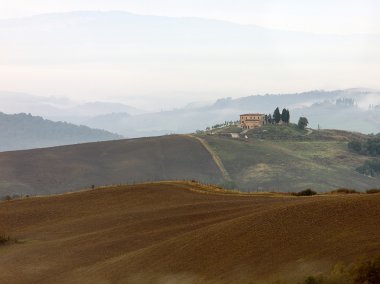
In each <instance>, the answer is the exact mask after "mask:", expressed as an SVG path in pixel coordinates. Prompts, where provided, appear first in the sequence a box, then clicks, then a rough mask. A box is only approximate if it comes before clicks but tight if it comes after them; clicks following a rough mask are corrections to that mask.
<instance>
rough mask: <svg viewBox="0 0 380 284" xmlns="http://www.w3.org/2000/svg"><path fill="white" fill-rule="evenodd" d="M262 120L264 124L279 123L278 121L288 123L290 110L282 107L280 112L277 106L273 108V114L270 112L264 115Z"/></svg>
mask: <svg viewBox="0 0 380 284" xmlns="http://www.w3.org/2000/svg"><path fill="white" fill-rule="evenodd" d="M264 120H265V123H266V124H279V123H280V122H283V123H289V121H290V111H289V110H288V109H286V108H284V109H283V110H282V112H280V109H279V107H277V108H276V109H275V110H274V112H273V115H272V114H267V115H265V116H264Z"/></svg>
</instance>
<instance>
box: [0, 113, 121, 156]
mask: <svg viewBox="0 0 380 284" xmlns="http://www.w3.org/2000/svg"><path fill="white" fill-rule="evenodd" d="M0 133H1V135H0V151H13V150H23V149H32V148H42V147H51V146H58V145H67V144H76V143H85V142H95V141H107V140H115V139H121V138H122V136H120V135H117V134H113V133H111V132H108V131H104V130H100V129H92V128H90V127H87V126H77V125H74V124H71V123H65V122H53V121H50V120H47V119H43V118H42V117H39V116H32V115H30V114H25V113H20V114H4V113H1V112H0Z"/></svg>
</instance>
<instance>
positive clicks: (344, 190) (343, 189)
mask: <svg viewBox="0 0 380 284" xmlns="http://www.w3.org/2000/svg"><path fill="white" fill-rule="evenodd" d="M331 193H338V194H353V193H359V192H357V191H356V190H355V189H347V188H339V189H337V190H333V191H331Z"/></svg>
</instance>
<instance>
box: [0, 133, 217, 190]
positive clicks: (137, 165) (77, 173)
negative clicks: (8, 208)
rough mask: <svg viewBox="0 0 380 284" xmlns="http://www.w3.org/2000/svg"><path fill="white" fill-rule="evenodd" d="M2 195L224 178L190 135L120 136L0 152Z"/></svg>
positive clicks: (215, 181)
mask: <svg viewBox="0 0 380 284" xmlns="http://www.w3.org/2000/svg"><path fill="white" fill-rule="evenodd" d="M0 166H1V171H0V197H4V196H6V195H14V194H18V195H36V194H37V195H39V194H52V193H62V192H68V191H75V190H79V189H83V188H89V187H91V186H92V185H95V186H101V185H110V184H125V183H137V182H145V181H160V180H178V179H180V180H183V179H185V180H186V179H187V180H192V179H195V180H200V181H203V182H213V183H220V182H221V181H222V180H223V178H222V174H221V172H220V170H219V168H218V166H217V165H216V164H215V162H214V160H213V158H212V156H211V155H210V153H209V152H208V151H207V150H206V149H205V147H204V146H203V145H202V144H201V143H200V142H199V141H198V140H197V139H194V138H191V137H188V136H163V137H156V138H140V139H131V140H116V141H107V142H99V143H87V144H79V145H70V146H61V147H55V148H46V149H35V150H27V151H15V152H4V153H0Z"/></svg>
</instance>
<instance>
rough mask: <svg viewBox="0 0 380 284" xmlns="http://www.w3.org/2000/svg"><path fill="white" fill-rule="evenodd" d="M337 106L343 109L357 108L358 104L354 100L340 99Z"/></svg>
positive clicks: (336, 103)
mask: <svg viewBox="0 0 380 284" xmlns="http://www.w3.org/2000/svg"><path fill="white" fill-rule="evenodd" d="M335 105H337V106H341V107H353V106H356V102H355V100H354V99H350V98H340V99H337V100H336V102H335Z"/></svg>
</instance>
